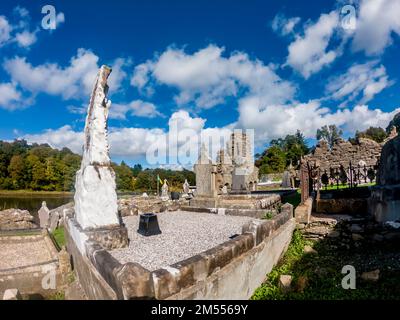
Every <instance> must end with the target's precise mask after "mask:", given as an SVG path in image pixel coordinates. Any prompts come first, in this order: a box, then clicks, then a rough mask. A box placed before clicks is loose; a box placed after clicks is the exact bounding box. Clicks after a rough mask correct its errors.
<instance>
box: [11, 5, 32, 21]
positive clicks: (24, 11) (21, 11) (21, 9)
mask: <svg viewBox="0 0 400 320" xmlns="http://www.w3.org/2000/svg"><path fill="white" fill-rule="evenodd" d="M13 11H14V12H15V13H16V14H18V15H19V16H20V17H21V18H27V17H29V11H28V10H27V9H26V8H24V7H21V6H16V7H15V8H14V10H13Z"/></svg>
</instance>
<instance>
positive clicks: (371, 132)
mask: <svg viewBox="0 0 400 320" xmlns="http://www.w3.org/2000/svg"><path fill="white" fill-rule="evenodd" d="M355 138H356V139H357V140H358V139H360V138H368V139H371V140H374V141H376V142H378V143H381V142H383V141H384V140H385V139H386V138H387V134H386V131H385V130H383V129H382V128H379V127H369V128H368V129H367V130H365V131H361V132H359V131H357V132H356V135H355Z"/></svg>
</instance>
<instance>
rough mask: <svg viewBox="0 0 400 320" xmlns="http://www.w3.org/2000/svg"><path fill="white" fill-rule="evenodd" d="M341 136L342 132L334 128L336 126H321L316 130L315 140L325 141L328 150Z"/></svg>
mask: <svg viewBox="0 0 400 320" xmlns="http://www.w3.org/2000/svg"><path fill="white" fill-rule="evenodd" d="M342 134H343V131H342V130H341V129H339V128H338V127H336V125H334V124H331V125H329V126H323V127H321V128H320V129H318V130H317V140H321V139H322V140H325V141H327V142H328V145H329V147H330V148H332V147H333V144H334V143H335V141H336V140H338V139H339V138H340V137H341V136H342Z"/></svg>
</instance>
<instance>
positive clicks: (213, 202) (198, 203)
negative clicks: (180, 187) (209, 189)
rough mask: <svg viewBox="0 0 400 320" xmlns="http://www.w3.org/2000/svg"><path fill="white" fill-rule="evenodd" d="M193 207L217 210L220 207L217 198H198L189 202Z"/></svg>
mask: <svg viewBox="0 0 400 320" xmlns="http://www.w3.org/2000/svg"><path fill="white" fill-rule="evenodd" d="M189 204H190V206H191V207H199V208H216V207H217V206H218V198H217V197H211V196H210V197H206V196H198V197H194V198H192V199H190V200H189Z"/></svg>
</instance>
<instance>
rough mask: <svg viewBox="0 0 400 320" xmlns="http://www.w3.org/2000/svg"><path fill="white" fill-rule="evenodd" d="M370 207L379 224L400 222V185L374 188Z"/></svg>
mask: <svg viewBox="0 0 400 320" xmlns="http://www.w3.org/2000/svg"><path fill="white" fill-rule="evenodd" d="M368 207H369V211H370V214H372V215H373V216H374V218H375V220H376V221H377V222H386V221H396V220H400V184H399V185H389V186H375V187H372V188H371V198H370V199H369V203H368Z"/></svg>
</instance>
